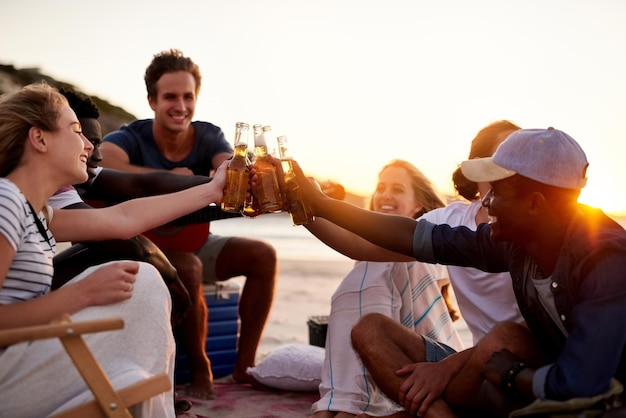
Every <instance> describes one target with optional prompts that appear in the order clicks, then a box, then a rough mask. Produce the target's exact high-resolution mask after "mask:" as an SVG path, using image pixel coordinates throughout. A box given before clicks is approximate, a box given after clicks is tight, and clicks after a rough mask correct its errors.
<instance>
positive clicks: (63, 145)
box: [44, 105, 93, 184]
mask: <svg viewBox="0 0 626 418" xmlns="http://www.w3.org/2000/svg"><path fill="white" fill-rule="evenodd" d="M44 136H45V138H46V139H48V140H49V145H50V153H51V155H52V158H53V159H54V161H55V162H56V164H57V168H58V170H59V171H60V172H63V173H66V174H67V177H68V178H69V179H70V181H69V182H68V183H67V184H77V183H83V182H85V181H86V180H87V160H88V159H89V154H90V153H91V152H92V151H93V145H92V144H91V142H89V140H88V139H87V138H86V137H85V136H84V135H83V133H82V126H81V124H80V123H79V122H78V118H77V117H76V114H75V113H74V111H73V110H72V109H71V108H70V107H69V106H67V105H64V106H63V107H62V108H61V109H60V111H59V118H58V120H57V129H56V130H54V131H47V132H45V134H44Z"/></svg>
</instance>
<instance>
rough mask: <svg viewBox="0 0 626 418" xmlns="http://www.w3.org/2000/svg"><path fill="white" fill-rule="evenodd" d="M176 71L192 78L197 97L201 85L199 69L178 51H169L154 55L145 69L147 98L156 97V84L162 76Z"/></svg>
mask: <svg viewBox="0 0 626 418" xmlns="http://www.w3.org/2000/svg"><path fill="white" fill-rule="evenodd" d="M177 71H187V72H188V73H189V74H191V75H192V76H193V78H194V80H195V82H196V96H197V95H198V93H200V85H201V84H202V75H201V74H200V67H198V65H197V64H196V63H194V62H193V61H192V60H191V58H188V57H185V56H184V55H183V53H182V52H181V51H180V50H178V49H169V50H166V51H161V52H159V53H158V54H156V55H154V58H153V59H152V62H151V63H150V65H148V68H146V73H145V75H144V77H143V79H144V81H145V82H146V90H147V91H148V97H150V98H156V97H157V94H158V91H157V82H158V81H159V79H160V78H161V77H162V76H163V74H166V73H174V72H177Z"/></svg>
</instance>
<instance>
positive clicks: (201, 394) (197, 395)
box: [185, 379, 217, 400]
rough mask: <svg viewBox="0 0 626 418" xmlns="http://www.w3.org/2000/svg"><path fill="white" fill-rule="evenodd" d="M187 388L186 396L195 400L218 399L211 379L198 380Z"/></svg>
mask: <svg viewBox="0 0 626 418" xmlns="http://www.w3.org/2000/svg"><path fill="white" fill-rule="evenodd" d="M197 380H200V381H196V382H191V383H190V384H189V385H188V386H187V387H185V395H186V396H189V397H190V398H194V399H204V400H211V399H215V398H217V393H216V392H215V388H214V387H213V382H212V381H211V380H209V379H197Z"/></svg>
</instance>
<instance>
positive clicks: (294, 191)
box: [278, 136, 313, 225]
mask: <svg viewBox="0 0 626 418" xmlns="http://www.w3.org/2000/svg"><path fill="white" fill-rule="evenodd" d="M278 150H279V153H280V161H281V164H282V166H283V171H284V173H285V177H284V183H285V199H286V201H287V207H288V210H289V215H290V216H291V222H293V224H294V225H306V224H308V223H309V222H310V221H312V220H313V216H311V214H310V210H308V209H307V207H306V205H305V204H304V202H303V201H302V196H301V194H300V186H298V183H297V182H296V174H295V173H294V171H293V164H292V161H293V157H292V156H291V154H290V152H289V143H288V141H287V137H286V136H279V137H278Z"/></svg>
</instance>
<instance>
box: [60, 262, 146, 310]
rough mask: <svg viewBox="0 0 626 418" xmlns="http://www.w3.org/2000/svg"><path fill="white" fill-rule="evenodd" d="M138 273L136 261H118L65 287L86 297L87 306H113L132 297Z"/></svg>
mask: <svg viewBox="0 0 626 418" xmlns="http://www.w3.org/2000/svg"><path fill="white" fill-rule="evenodd" d="M138 271H139V263H137V262H135V261H117V262H114V263H109V264H107V265H105V266H102V267H100V268H98V269H97V270H95V271H94V272H93V273H91V274H90V275H89V276H87V277H85V278H84V279H83V280H80V281H78V282H76V283H72V284H69V285H66V286H65V287H66V288H71V289H72V290H75V291H76V292H80V293H78V295H79V296H77V297H86V298H87V306H102V305H111V304H113V303H118V302H122V301H124V300H127V299H130V298H131V297H132V295H133V288H134V283H135V281H136V280H137V277H136V274H137V272H138ZM67 290H70V289H67Z"/></svg>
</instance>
